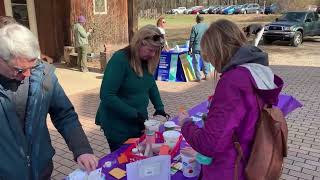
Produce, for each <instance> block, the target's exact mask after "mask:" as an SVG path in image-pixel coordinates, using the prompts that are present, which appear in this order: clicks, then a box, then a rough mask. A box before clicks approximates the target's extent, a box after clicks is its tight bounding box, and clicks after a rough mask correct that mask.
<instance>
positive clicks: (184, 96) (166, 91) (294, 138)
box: [48, 66, 320, 180]
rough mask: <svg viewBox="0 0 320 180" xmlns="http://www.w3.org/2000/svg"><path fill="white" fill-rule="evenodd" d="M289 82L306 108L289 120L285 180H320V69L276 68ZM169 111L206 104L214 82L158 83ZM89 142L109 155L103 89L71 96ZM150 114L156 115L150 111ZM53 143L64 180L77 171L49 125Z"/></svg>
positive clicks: (56, 176) (57, 174)
mask: <svg viewBox="0 0 320 180" xmlns="http://www.w3.org/2000/svg"><path fill="white" fill-rule="evenodd" d="M272 68H273V70H274V71H275V72H276V73H277V74H279V75H280V76H281V77H282V78H283V79H284V81H285V87H284V91H283V93H286V94H290V95H293V96H294V97H296V98H297V99H298V100H300V101H301V102H302V103H303V105H304V107H303V108H301V109H298V110H296V111H295V112H293V113H292V114H290V115H289V116H288V118H287V120H288V125H289V142H288V143H289V155H288V158H287V159H286V160H285V167H284V172H283V176H282V179H288V180H289V179H290V180H296V179H307V180H320V115H319V110H320V68H319V67H300V66H272ZM158 86H159V89H160V91H161V96H162V99H163V101H164V104H165V109H166V110H167V111H168V112H169V113H170V114H171V115H174V114H176V112H177V110H178V107H179V105H185V106H186V107H187V108H190V107H192V106H194V105H196V104H198V103H199V102H201V101H203V100H204V99H205V98H207V96H208V95H209V94H211V92H212V87H213V82H212V81H207V82H202V83H167V82H158ZM70 99H71V101H72V102H73V104H74V105H75V108H76V111H77V112H78V113H79V117H80V120H81V123H82V125H83V128H84V130H85V132H86V134H87V136H88V138H89V141H90V143H91V145H92V147H93V149H94V152H95V154H96V155H97V156H98V157H102V156H104V155H106V154H108V153H109V149H108V145H107V142H106V140H105V137H104V136H103V133H102V132H101V131H100V130H99V127H97V126H96V125H95V124H94V117H95V113H96V110H97V106H98V104H99V89H98V88H96V89H93V90H88V91H84V92H81V93H77V94H74V95H71V96H70ZM149 109H150V111H149V112H150V114H151V113H153V110H152V108H151V107H150V108H149ZM48 124H49V129H50V133H51V139H52V141H53V145H54V147H55V149H56V155H55V157H54V166H55V169H54V172H53V174H52V179H57V180H60V179H62V178H63V177H65V176H66V175H67V174H69V173H70V172H72V171H73V170H75V169H76V168H77V167H78V166H77V165H76V164H75V163H74V161H73V157H72V154H71V153H70V152H69V150H68V148H67V146H66V145H65V142H64V140H63V139H62V138H61V136H60V135H59V133H58V132H57V131H56V130H55V128H54V127H53V126H52V124H51V122H50V121H48Z"/></svg>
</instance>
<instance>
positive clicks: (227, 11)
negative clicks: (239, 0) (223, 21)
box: [222, 5, 237, 14]
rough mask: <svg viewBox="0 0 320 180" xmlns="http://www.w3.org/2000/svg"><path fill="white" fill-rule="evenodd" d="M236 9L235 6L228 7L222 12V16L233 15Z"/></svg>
mask: <svg viewBox="0 0 320 180" xmlns="http://www.w3.org/2000/svg"><path fill="white" fill-rule="evenodd" d="M236 7H237V6H236V5H233V6H229V7H227V8H225V9H224V10H223V11H222V14H233V13H234V11H235V9H236Z"/></svg>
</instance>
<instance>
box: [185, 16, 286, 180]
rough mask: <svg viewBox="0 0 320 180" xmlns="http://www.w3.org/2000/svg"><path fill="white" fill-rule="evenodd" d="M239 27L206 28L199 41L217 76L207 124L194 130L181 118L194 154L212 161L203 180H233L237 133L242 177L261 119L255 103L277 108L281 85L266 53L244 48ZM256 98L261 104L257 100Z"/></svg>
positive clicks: (227, 24)
mask: <svg viewBox="0 0 320 180" xmlns="http://www.w3.org/2000/svg"><path fill="white" fill-rule="evenodd" d="M246 43H247V39H246V36H245V34H244V33H243V31H242V30H241V29H239V27H238V26H237V25H236V24H234V23H232V22H231V21H228V20H219V21H217V22H215V23H213V24H211V26H210V27H209V29H208V30H207V31H206V33H205V34H204V35H203V38H202V41H201V50H202V55H203V57H204V59H205V60H207V61H209V62H210V63H211V64H212V65H213V66H214V67H215V68H216V70H217V71H218V72H219V73H221V77H220V80H219V82H218V84H217V87H216V89H215V93H214V96H213V100H212V103H211V107H210V109H209V113H208V117H207V120H206V121H205V125H204V127H203V128H198V127H197V126H196V125H195V124H194V123H193V122H192V121H190V120H189V119H188V118H186V119H182V120H181V122H180V124H183V126H182V134H183V136H184V137H185V139H186V141H187V142H188V143H189V144H190V145H191V147H192V148H193V149H194V150H196V151H197V152H199V153H201V154H203V155H205V156H208V157H212V158H213V161H212V163H211V164H210V165H203V166H202V179H204V180H214V179H218V180H220V179H221V180H222V179H223V180H232V179H233V178H234V170H235V169H234V168H235V160H236V157H237V153H236V149H235V147H234V144H233V140H232V136H233V135H234V134H235V135H236V136H237V137H238V138H239V142H240V144H241V147H242V149H243V151H244V160H243V161H241V164H240V166H239V170H238V171H239V180H244V179H246V178H245V172H244V169H245V166H246V162H247V161H248V158H249V156H250V152H251V147H252V144H253V139H254V134H255V124H256V122H257V120H258V118H259V114H260V109H259V106H258V101H259V103H261V105H263V104H272V105H276V104H277V102H278V95H279V93H280V91H281V88H282V86H283V81H282V80H281V79H280V78H279V77H278V76H276V75H274V74H273V72H272V70H271V69H270V68H269V67H268V65H269V62H268V54H267V53H265V52H263V51H262V50H260V49H259V48H257V47H254V46H251V45H246ZM258 99H259V100H258Z"/></svg>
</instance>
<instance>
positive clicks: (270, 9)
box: [264, 3, 280, 14]
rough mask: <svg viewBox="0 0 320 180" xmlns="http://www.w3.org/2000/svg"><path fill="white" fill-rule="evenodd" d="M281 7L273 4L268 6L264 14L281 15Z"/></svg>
mask: <svg viewBox="0 0 320 180" xmlns="http://www.w3.org/2000/svg"><path fill="white" fill-rule="evenodd" d="M279 11H280V7H279V5H278V4H277V3H273V4H271V5H270V6H266V8H265V9H264V14H275V13H279Z"/></svg>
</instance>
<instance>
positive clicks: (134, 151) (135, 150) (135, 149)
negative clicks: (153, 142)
mask: <svg viewBox="0 0 320 180" xmlns="http://www.w3.org/2000/svg"><path fill="white" fill-rule="evenodd" d="M131 152H132V153H134V154H136V153H138V152H139V150H138V148H133V149H132V150H131Z"/></svg>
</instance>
